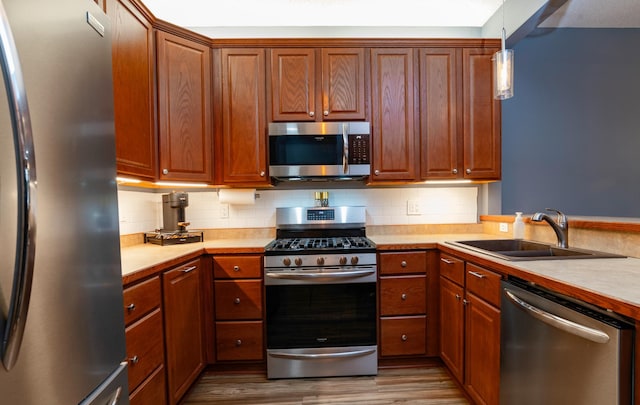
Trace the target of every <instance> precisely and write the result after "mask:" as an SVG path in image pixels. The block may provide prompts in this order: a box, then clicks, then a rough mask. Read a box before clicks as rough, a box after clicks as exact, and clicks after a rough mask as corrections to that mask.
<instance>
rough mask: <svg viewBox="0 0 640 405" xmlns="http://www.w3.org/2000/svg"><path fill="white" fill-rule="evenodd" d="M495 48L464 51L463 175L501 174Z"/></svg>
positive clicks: (490, 176)
mask: <svg viewBox="0 0 640 405" xmlns="http://www.w3.org/2000/svg"><path fill="white" fill-rule="evenodd" d="M495 51H496V49H483V48H469V49H464V50H463V58H462V66H463V75H462V77H463V116H464V130H463V131H464V177H465V178H468V179H483V180H498V179H500V176H501V143H500V142H501V135H500V101H498V100H494V99H493V75H492V72H491V57H492V56H493V54H494V53H495Z"/></svg>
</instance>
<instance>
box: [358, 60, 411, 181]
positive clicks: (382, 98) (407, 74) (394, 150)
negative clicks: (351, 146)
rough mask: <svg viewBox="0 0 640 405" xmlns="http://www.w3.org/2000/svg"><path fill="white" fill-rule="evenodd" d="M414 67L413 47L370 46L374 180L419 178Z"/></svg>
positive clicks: (372, 179) (409, 179)
mask: <svg viewBox="0 0 640 405" xmlns="http://www.w3.org/2000/svg"><path fill="white" fill-rule="evenodd" d="M413 71H414V61H413V49H405V48H402V49H393V48H381V49H372V50H371V80H372V84H371V93H372V96H371V107H372V108H371V112H372V115H373V117H372V147H373V153H372V155H373V176H371V178H370V179H371V181H374V182H375V181H394V180H407V181H412V180H415V178H416V174H417V170H416V167H417V165H418V156H419V155H418V148H417V146H418V142H417V131H416V128H415V121H414V114H415V112H414V105H415V104H414V88H413V86H414V80H413V79H414V78H413Z"/></svg>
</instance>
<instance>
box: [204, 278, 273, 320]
mask: <svg viewBox="0 0 640 405" xmlns="http://www.w3.org/2000/svg"><path fill="white" fill-rule="evenodd" d="M214 284H215V297H216V298H215V303H216V319H217V320H236V319H262V281H260V280H233V281H232V280H216V281H215V282H214Z"/></svg>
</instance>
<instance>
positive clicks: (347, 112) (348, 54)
mask: <svg viewBox="0 0 640 405" xmlns="http://www.w3.org/2000/svg"><path fill="white" fill-rule="evenodd" d="M364 83H365V57H364V49H363V48H325V49H323V50H322V117H323V119H324V120H364V119H365V97H366V91H365V86H364Z"/></svg>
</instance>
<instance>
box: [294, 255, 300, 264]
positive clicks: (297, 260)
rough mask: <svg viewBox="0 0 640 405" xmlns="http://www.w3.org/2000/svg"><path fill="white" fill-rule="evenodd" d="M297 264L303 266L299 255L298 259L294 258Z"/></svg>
mask: <svg viewBox="0 0 640 405" xmlns="http://www.w3.org/2000/svg"><path fill="white" fill-rule="evenodd" d="M294 262H295V264H296V266H302V259H301V258H299V257H296V260H294Z"/></svg>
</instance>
